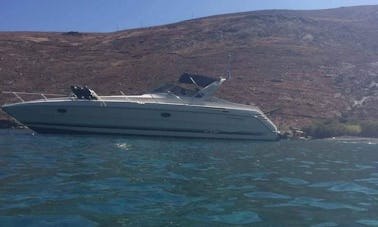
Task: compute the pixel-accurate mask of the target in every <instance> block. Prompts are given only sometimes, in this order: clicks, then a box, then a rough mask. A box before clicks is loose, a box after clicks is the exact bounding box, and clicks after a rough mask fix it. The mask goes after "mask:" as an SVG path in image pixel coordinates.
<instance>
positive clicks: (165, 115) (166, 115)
mask: <svg viewBox="0 0 378 227" xmlns="http://www.w3.org/2000/svg"><path fill="white" fill-rule="evenodd" d="M160 115H161V116H162V117H165V118H167V117H170V116H171V114H170V113H161V114H160Z"/></svg>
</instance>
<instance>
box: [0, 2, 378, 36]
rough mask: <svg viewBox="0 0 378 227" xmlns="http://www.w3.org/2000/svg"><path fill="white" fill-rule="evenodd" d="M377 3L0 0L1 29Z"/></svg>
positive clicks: (124, 25)
mask: <svg viewBox="0 0 378 227" xmlns="http://www.w3.org/2000/svg"><path fill="white" fill-rule="evenodd" d="M377 4H378V0H0V31H79V32H111V31H116V30H123V29H130V28H138V27H147V26H154V25H161V24H168V23H174V22H178V21H183V20H188V19H193V18H198V17H205V16H210V15H217V14H225V13H233V12H244V11H254V10H262V9H325V8H337V7H341V6H353V5H377Z"/></svg>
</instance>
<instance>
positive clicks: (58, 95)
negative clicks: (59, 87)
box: [2, 91, 65, 102]
mask: <svg viewBox="0 0 378 227" xmlns="http://www.w3.org/2000/svg"><path fill="white" fill-rule="evenodd" d="M2 93H3V94H13V95H14V96H15V97H16V98H17V99H19V100H20V101H21V102H25V100H24V99H23V98H22V97H21V95H39V96H41V97H42V98H43V99H44V100H47V99H48V98H47V96H54V97H63V96H65V95H62V94H50V93H41V92H20V91H3V92H2Z"/></svg>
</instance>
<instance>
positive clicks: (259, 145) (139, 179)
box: [0, 130, 378, 226]
mask: <svg viewBox="0 0 378 227" xmlns="http://www.w3.org/2000/svg"><path fill="white" fill-rule="evenodd" d="M377 151H378V149H377V143H375V142H374V141H373V140H367V141H363V140H356V139H354V140H352V139H350V140H348V141H345V140H317V141H315V140H314V141H279V142H256V141H254V142H250V141H227V140H204V139H199V140H195V139H177V138H151V137H130V136H94V135H75V136H70V135H33V134H32V133H30V131H24V130H1V131H0V156H1V160H0V185H1V187H0V194H1V195H2V196H1V198H0V224H5V225H14V226H21V225H23V224H25V223H26V224H28V225H35V226H43V225H45V226H46V225H80V226H96V225H205V224H211V225H225V226H227V225H230V224H235V225H243V224H259V225H263V226H264V225H285V226H288V225H306V226H311V225H313V226H335V225H349V224H351V223H354V224H362V225H377V224H378V220H377V219H376V217H375V211H376V210H377V209H378V200H377V195H378V174H377V169H378V159H377V157H378V156H377V155H378V154H377Z"/></svg>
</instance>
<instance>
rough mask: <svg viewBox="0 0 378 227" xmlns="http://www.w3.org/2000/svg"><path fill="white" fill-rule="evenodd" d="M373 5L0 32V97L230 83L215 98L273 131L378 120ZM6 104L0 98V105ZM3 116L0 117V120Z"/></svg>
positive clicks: (377, 11) (377, 24) (377, 16)
mask: <svg viewBox="0 0 378 227" xmlns="http://www.w3.org/2000/svg"><path fill="white" fill-rule="evenodd" d="M377 37H378V6H361V7H348V8H338V9H330V10H314V11H286V10H273V11H257V12H248V13H239V14H229V15H221V16H213V17H208V18H201V19H195V20H190V21H184V22H181V23H176V24H170V25H165V26H158V27H151V28H145V29H134V30H126V31H120V32H114V33H106V34H82V33H77V32H68V33H41V32H1V33H0V81H1V82H0V91H4V90H12V91H29V92H30V91H32V92H35V91H41V92H50V93H68V92H69V89H68V88H69V86H70V85H73V84H82V85H88V86H89V87H91V88H93V89H94V90H96V91H97V93H99V94H116V93H119V91H121V90H122V91H124V92H125V93H128V94H138V93H142V92H143V91H145V90H148V89H149V88H151V87H153V86H154V85H158V84H160V83H162V82H165V81H174V80H176V78H177V77H178V76H179V75H180V74H181V73H182V72H184V71H187V72H193V73H201V74H209V75H214V76H219V75H221V74H224V73H225V68H226V58H227V55H228V53H231V54H232V56H233V58H232V74H233V77H232V80H230V81H228V82H227V83H226V84H225V86H224V88H223V89H222V90H221V91H220V92H219V93H218V96H220V97H222V98H225V99H228V100H232V101H237V102H242V103H250V102H253V103H256V104H257V105H259V106H260V107H261V108H262V109H263V110H264V111H269V110H272V109H275V108H280V110H279V111H277V112H275V113H274V114H273V115H272V116H271V118H272V119H273V121H274V122H275V123H277V124H278V126H280V127H287V126H302V125H304V124H308V123H310V122H311V121H312V120H314V119H319V118H334V117H340V116H351V117H358V118H377V117H378V105H377V104H378V97H377V94H378V41H377ZM12 101H14V99H13V97H11V96H9V95H1V96H0V104H3V103H6V102H12ZM4 117H5V115H4V114H2V115H1V116H0V118H4Z"/></svg>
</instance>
